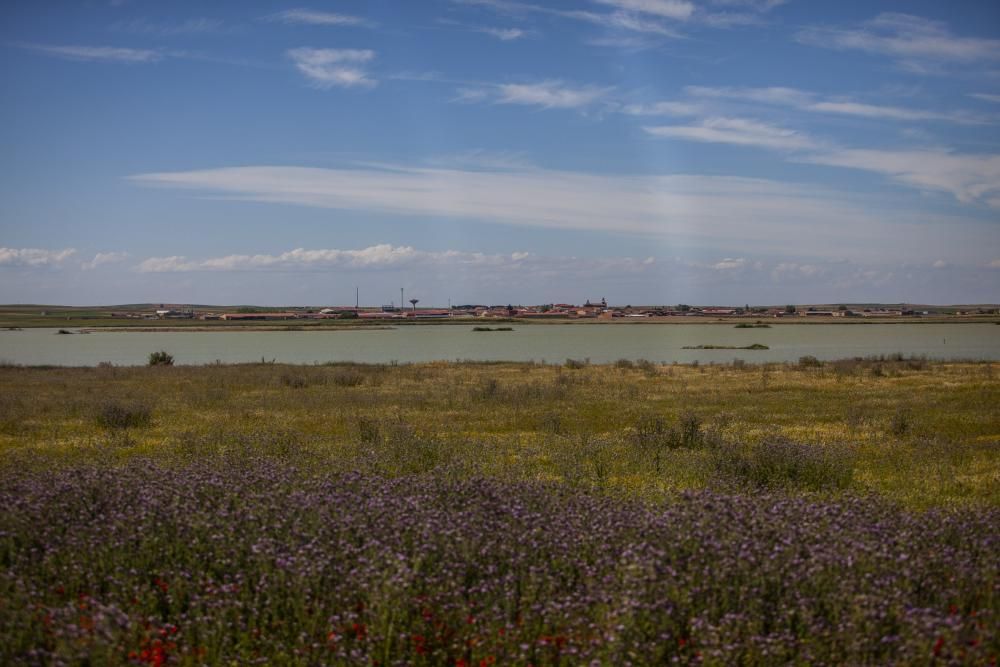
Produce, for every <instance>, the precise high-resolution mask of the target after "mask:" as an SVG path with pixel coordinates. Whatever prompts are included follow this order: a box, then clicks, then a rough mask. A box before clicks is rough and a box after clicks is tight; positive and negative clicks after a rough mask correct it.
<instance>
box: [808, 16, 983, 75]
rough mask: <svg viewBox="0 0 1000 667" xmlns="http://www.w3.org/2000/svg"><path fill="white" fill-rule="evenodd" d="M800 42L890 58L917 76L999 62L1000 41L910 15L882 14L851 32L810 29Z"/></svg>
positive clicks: (845, 30)
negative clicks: (949, 66) (944, 67)
mask: <svg viewBox="0 0 1000 667" xmlns="http://www.w3.org/2000/svg"><path fill="white" fill-rule="evenodd" d="M797 39H798V41H799V42H801V43H803V44H809V45H812V46H819V47H823V48H829V49H838V50H855V51H863V52H866V53H873V54H879V55H885V56H889V57H892V58H895V59H897V61H899V62H900V63H901V64H903V65H905V66H907V67H908V68H909V69H910V70H911V71H914V72H920V71H927V72H930V71H934V67H933V66H934V64H936V63H977V62H984V61H995V60H1000V40H996V39H983V38H979V37H962V36H959V35H956V34H954V33H953V32H952V31H951V30H950V29H949V28H948V26H947V25H946V24H945V23H942V22H939V21H931V20H928V19H925V18H922V17H919V16H913V15H910V14H899V13H883V14H879V15H878V16H876V17H875V18H874V19H872V20H870V21H867V22H865V23H863V24H861V25H859V26H854V27H848V28H842V27H812V28H807V29H804V30H801V31H799V33H798V34H797Z"/></svg>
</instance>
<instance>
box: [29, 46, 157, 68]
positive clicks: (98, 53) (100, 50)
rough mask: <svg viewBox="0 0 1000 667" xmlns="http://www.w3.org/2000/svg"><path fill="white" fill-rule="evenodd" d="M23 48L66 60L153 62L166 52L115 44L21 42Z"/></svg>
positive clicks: (126, 62) (129, 62) (128, 62)
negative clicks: (84, 44) (66, 44)
mask: <svg viewBox="0 0 1000 667" xmlns="http://www.w3.org/2000/svg"><path fill="white" fill-rule="evenodd" d="M19 46H20V47H21V48H25V49H29V50H31V51H37V52H38V53H43V54H45V55H49V56H55V57H57V58H64V59H66V60H80V61H88V62H110V63H125V64H136V63H152V62H157V61H159V60H162V59H163V57H164V54H163V53H162V52H160V51H154V50H151V49H125V48H120V47H114V46H72V45H71V46H56V45H49V44H19Z"/></svg>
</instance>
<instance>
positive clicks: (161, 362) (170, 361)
mask: <svg viewBox="0 0 1000 667" xmlns="http://www.w3.org/2000/svg"><path fill="white" fill-rule="evenodd" d="M147 365H149V366H173V365H174V357H173V355H171V354H169V353H167V352H166V351H165V350H160V351H159V352H150V354H149V362H148V364H147Z"/></svg>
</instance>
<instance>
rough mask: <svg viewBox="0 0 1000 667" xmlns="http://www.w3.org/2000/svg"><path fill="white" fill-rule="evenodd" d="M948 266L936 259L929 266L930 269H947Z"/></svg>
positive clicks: (946, 263)
mask: <svg viewBox="0 0 1000 667" xmlns="http://www.w3.org/2000/svg"><path fill="white" fill-rule="evenodd" d="M949 266H950V265H949V264H948V262H946V261H944V260H943V259H936V260H934V263H933V264H931V268H933V269H947V268H948V267H949Z"/></svg>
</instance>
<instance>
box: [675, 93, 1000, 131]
mask: <svg viewBox="0 0 1000 667" xmlns="http://www.w3.org/2000/svg"><path fill="white" fill-rule="evenodd" d="M685 91H686V92H687V93H688V94H689V95H692V96H694V97H703V98H714V99H734V100H741V101H745V102H755V103H758V104H768V105H774V106H787V107H791V108H793V109H798V110H800V111H809V112H813V113H826V114H840V115H849V116H861V117H866V118H885V119H890V120H907V121H921V120H932V121H945V122H952V123H960V124H966V125H976V124H982V123H987V122H990V121H993V122H995V121H996V119H995V118H987V117H984V116H978V115H975V114H971V113H968V112H964V111H930V110H926V109H909V108H903V107H895V106H880V105H874V104H865V103H861V102H856V101H853V100H850V99H845V98H826V99H823V98H821V97H820V96H819V95H817V94H816V93H812V92H809V91H804V90H799V89H796V88H782V87H770V88H733V87H719V88H711V87H705V86H688V87H687V88H685Z"/></svg>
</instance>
